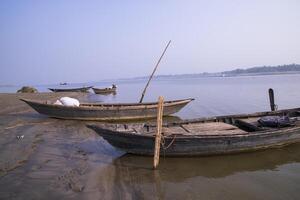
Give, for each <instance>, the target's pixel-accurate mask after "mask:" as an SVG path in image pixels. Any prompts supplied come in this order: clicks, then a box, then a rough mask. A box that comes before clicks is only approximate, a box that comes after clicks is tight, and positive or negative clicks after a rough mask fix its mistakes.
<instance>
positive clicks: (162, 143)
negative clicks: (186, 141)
mask: <svg viewBox="0 0 300 200" xmlns="http://www.w3.org/2000/svg"><path fill="white" fill-rule="evenodd" d="M175 139H176V135H174V137H173V139H172V141H171V142H170V143H169V144H168V145H167V147H165V137H164V136H162V140H161V142H160V143H161V146H162V148H163V149H164V150H167V149H168V148H170V147H171V146H172V144H173V143H174V141H175Z"/></svg>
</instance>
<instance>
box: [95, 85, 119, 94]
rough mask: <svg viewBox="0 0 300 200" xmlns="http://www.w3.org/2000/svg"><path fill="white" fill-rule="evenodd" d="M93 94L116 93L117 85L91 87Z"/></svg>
mask: <svg viewBox="0 0 300 200" xmlns="http://www.w3.org/2000/svg"><path fill="white" fill-rule="evenodd" d="M92 89H93V91H94V93H95V94H111V93H116V91H117V86H116V85H114V84H113V85H112V86H111V87H107V88H95V87H93V88H92Z"/></svg>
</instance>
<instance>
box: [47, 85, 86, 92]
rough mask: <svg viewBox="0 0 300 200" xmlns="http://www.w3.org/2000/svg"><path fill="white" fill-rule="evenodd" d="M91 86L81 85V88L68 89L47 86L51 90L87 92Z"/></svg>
mask: <svg viewBox="0 0 300 200" xmlns="http://www.w3.org/2000/svg"><path fill="white" fill-rule="evenodd" d="M91 88H92V86H91V87H82V88H69V89H67V88H66V89H56V88H48V89H49V90H51V91H52V92H88V90H89V89H91Z"/></svg>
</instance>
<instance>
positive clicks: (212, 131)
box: [182, 122, 247, 135]
mask: <svg viewBox="0 0 300 200" xmlns="http://www.w3.org/2000/svg"><path fill="white" fill-rule="evenodd" d="M182 126H183V127H184V128H185V129H187V130H189V131H190V133H189V134H188V135H234V134H245V133H247V132H246V131H243V130H241V129H239V128H238V127H236V126H233V125H230V124H226V123H223V122H208V123H197V124H185V125H182Z"/></svg>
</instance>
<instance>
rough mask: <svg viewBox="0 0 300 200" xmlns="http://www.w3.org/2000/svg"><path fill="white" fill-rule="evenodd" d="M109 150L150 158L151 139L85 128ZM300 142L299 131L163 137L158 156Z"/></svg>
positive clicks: (93, 127)
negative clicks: (109, 148)
mask: <svg viewBox="0 0 300 200" xmlns="http://www.w3.org/2000/svg"><path fill="white" fill-rule="evenodd" d="M88 127H89V128H91V129H93V130H94V131H96V132H97V133H98V134H99V135H100V136H102V137H103V138H104V139H105V140H106V141H107V142H108V143H109V144H111V145H112V146H114V147H116V148H118V149H120V150H122V151H125V152H127V153H131V154H136V155H146V156H152V155H153V152H154V142H155V137H154V136H146V135H139V134H132V133H123V132H115V131H111V130H109V129H103V128H101V127H99V126H93V125H88ZM296 142H300V128H299V127H297V128H290V129H286V130H277V131H271V132H270V131H268V132H257V133H247V134H243V135H231V136H222V135H221V136H218V135H211V136H209V135H208V136H180V135H172V136H168V137H164V145H163V146H162V145H161V156H207V155H217V154H231V153H240V152H245V151H255V150H260V149H266V148H275V147H280V146H284V145H288V144H291V143H296Z"/></svg>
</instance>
